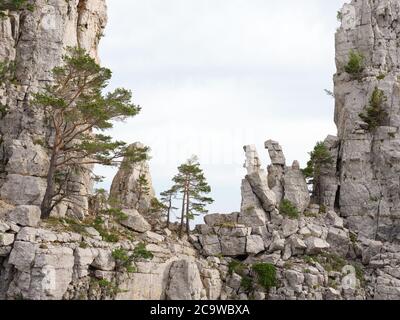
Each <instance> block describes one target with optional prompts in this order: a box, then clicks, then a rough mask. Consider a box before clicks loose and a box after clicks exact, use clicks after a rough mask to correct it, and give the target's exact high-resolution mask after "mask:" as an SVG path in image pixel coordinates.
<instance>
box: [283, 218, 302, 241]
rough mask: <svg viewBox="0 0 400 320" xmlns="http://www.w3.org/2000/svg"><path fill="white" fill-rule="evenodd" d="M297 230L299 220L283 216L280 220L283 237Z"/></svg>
mask: <svg viewBox="0 0 400 320" xmlns="http://www.w3.org/2000/svg"><path fill="white" fill-rule="evenodd" d="M298 230H299V221H298V220H295V219H288V218H285V219H283V221H282V232H283V236H284V237H285V238H288V237H290V236H291V235H293V234H295V233H297V231H298Z"/></svg>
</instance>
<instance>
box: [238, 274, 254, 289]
mask: <svg viewBox="0 0 400 320" xmlns="http://www.w3.org/2000/svg"><path fill="white" fill-rule="evenodd" d="M240 286H241V287H242V288H243V289H244V290H245V291H250V290H251V289H252V288H253V280H252V279H251V278H250V277H249V276H243V278H242V280H241V281H240Z"/></svg>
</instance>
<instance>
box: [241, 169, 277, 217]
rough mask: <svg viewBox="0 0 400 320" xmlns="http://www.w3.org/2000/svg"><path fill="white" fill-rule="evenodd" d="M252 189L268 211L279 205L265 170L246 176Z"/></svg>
mask: <svg viewBox="0 0 400 320" xmlns="http://www.w3.org/2000/svg"><path fill="white" fill-rule="evenodd" d="M246 179H247V180H248V182H249V183H250V186H251V189H252V191H253V192H254V194H255V195H256V196H257V198H258V199H259V201H260V202H261V206H262V207H263V209H264V210H265V211H266V212H270V211H272V210H274V209H275V208H276V206H277V200H276V196H275V193H274V192H273V191H272V190H271V189H270V188H269V186H268V177H267V174H266V172H265V171H264V170H258V171H256V172H253V173H252V174H249V175H247V176H246Z"/></svg>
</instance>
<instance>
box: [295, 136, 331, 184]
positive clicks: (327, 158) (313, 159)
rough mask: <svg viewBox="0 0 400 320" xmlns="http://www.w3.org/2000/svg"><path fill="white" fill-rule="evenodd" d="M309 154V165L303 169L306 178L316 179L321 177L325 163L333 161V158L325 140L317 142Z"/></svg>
mask: <svg viewBox="0 0 400 320" xmlns="http://www.w3.org/2000/svg"><path fill="white" fill-rule="evenodd" d="M309 154H310V160H309V161H308V162H307V167H306V168H305V169H303V170H302V171H303V174H304V176H305V177H306V178H308V179H312V180H315V179H317V178H318V177H319V175H320V173H321V168H322V167H323V166H324V165H329V164H332V163H333V158H332V155H331V153H330V152H329V150H328V148H327V147H326V146H325V144H324V143H323V142H317V144H316V145H315V147H314V150H313V151H311V152H310V153H309Z"/></svg>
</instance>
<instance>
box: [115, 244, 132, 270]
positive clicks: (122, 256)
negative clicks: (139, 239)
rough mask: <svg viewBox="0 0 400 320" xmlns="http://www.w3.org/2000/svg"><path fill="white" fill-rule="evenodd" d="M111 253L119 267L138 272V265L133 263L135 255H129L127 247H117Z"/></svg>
mask: <svg viewBox="0 0 400 320" xmlns="http://www.w3.org/2000/svg"><path fill="white" fill-rule="evenodd" d="M111 255H112V257H113V258H114V259H115V262H116V264H117V268H118V269H124V270H126V272H128V273H133V272H136V267H135V266H134V265H133V259H134V257H133V255H129V254H128V252H127V251H126V250H125V249H122V248H120V249H115V250H114V251H113V252H112V254H111Z"/></svg>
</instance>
